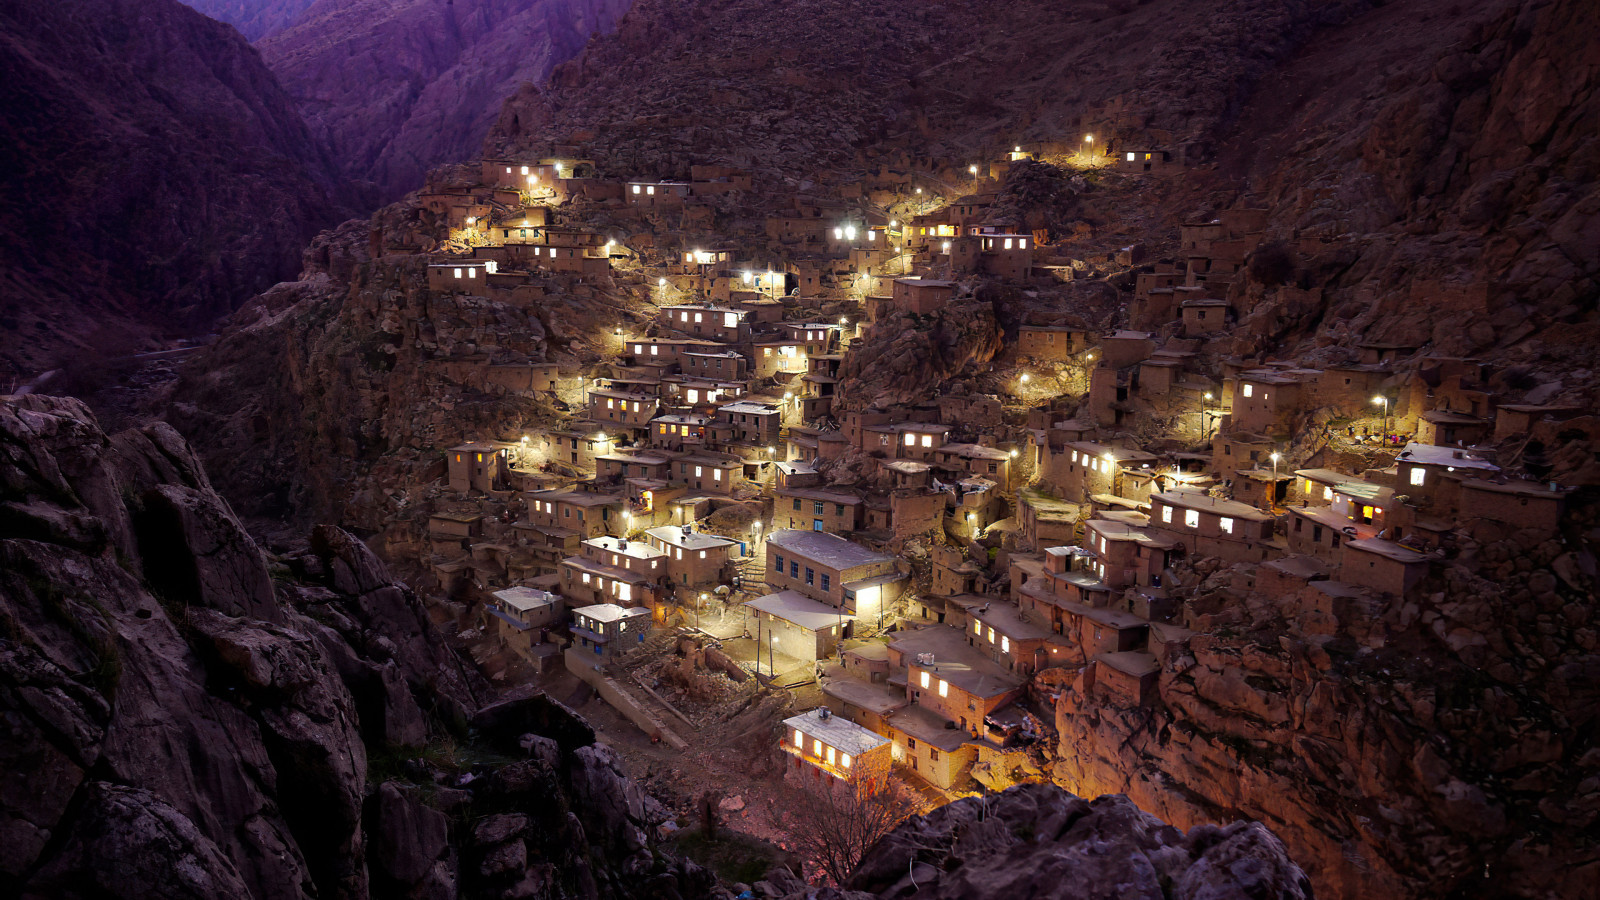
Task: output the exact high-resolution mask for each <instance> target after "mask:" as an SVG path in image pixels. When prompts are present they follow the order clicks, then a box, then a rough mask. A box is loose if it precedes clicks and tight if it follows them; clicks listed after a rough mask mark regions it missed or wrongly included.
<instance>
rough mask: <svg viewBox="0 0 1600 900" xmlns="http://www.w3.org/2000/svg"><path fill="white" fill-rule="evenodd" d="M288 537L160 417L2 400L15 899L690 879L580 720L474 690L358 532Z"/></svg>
mask: <svg viewBox="0 0 1600 900" xmlns="http://www.w3.org/2000/svg"><path fill="white" fill-rule="evenodd" d="M282 549H283V550H284V552H283V554H281V555H278V556H276V557H273V558H270V559H269V557H268V556H267V555H266V554H264V553H263V551H262V550H261V549H260V548H259V547H258V546H257V545H256V544H255V543H254V542H253V541H252V540H251V539H250V537H249V536H248V535H247V534H246V533H245V532H244V530H243V528H241V527H240V525H239V522H238V520H237V519H236V518H235V517H234V515H233V513H232V511H231V510H230V509H229V507H228V504H227V503H226V502H224V501H223V500H222V499H221V498H220V497H218V496H217V494H216V493H215V491H213V490H212V488H211V484H210V482H209V480H208V479H207V477H206V474H205V472H204V470H203V469H202V467H201V466H200V464H199V462H198V461H197V460H196V458H195V457H194V455H193V453H192V452H191V451H190V450H189V448H188V447H187V445H185V444H184V442H183V441H182V440H181V439H180V438H179V437H178V436H177V434H176V432H174V431H173V430H172V429H171V428H168V427H166V426H163V425H155V426H151V427H148V428H146V429H144V430H142V431H130V432H126V433H123V434H119V435H117V436H114V437H107V436H106V435H105V434H103V433H101V432H100V430H99V429H98V427H97V426H96V424H95V421H94V418H93V417H92V416H91V415H90V414H89V412H88V411H87V410H86V409H85V408H84V407H83V406H82V405H81V404H79V403H78V402H76V401H71V400H60V399H55V398H50V397H44V396H29V397H25V398H19V399H17V400H15V401H9V400H8V401H7V402H5V403H4V404H3V405H0V722H4V723H5V735H6V738H5V740H4V741H3V742H0V784H3V785H4V790H0V873H3V874H4V877H6V878H7V879H8V881H9V888H8V891H7V893H8V894H9V895H20V896H23V897H30V898H33V897H37V898H45V897H51V898H66V897H105V896H142V897H150V896H161V897H192V898H217V900H222V898H230V900H237V898H244V897H253V898H269V897H283V898H300V897H343V898H362V897H368V896H381V897H408V896H409V897H424V896H426V897H451V896H457V895H458V894H459V895H463V896H491V895H492V896H507V897H531V896H540V897H553V896H563V897H596V896H608V897H640V898H647V897H648V898H659V897H667V898H670V897H679V896H705V895H706V894H707V892H708V891H709V890H710V888H711V885H712V881H711V879H710V878H709V877H708V876H706V875H704V874H702V873H700V872H699V870H697V869H695V868H693V867H692V866H688V865H685V864H682V863H679V862H677V861H675V860H673V859H671V858H670V857H666V856H662V855H660V854H658V853H655V852H654V851H653V849H652V847H651V846H650V843H649V841H648V840H647V835H646V832H647V829H648V828H649V827H650V826H651V825H652V824H653V822H655V821H657V820H659V819H660V818H662V817H663V816H664V814H663V813H661V812H660V810H659V809H658V808H657V807H655V806H654V804H653V803H652V801H649V800H648V799H647V798H646V797H645V796H644V794H643V793H642V792H641V791H640V790H639V788H638V787H636V786H634V785H633V784H632V783H631V782H630V781H629V780H628V779H627V778H626V776H625V775H624V774H623V773H622V771H621V769H620V766H619V764H618V763H617V762H616V760H615V759H614V758H613V757H612V756H611V755H610V752H609V751H608V750H606V749H605V748H603V747H599V746H595V745H594V743H593V741H594V734H593V732H592V731H591V730H590V729H589V727H588V726H587V725H586V724H584V723H583V721H582V720H581V719H579V718H577V717H576V716H575V715H573V714H572V713H570V712H568V711H566V710H565V709H563V708H562V707H560V706H559V705H557V704H554V703H553V702H551V701H548V700H545V699H544V698H543V697H532V698H529V699H523V700H519V701H506V702H501V703H496V704H490V705H483V701H484V700H485V699H486V698H485V697H484V695H483V693H482V690H483V688H482V686H481V684H480V683H479V682H478V680H477V678H476V676H475V675H474V674H473V673H472V672H471V671H470V670H468V669H467V668H466V667H464V666H463V665H462V664H461V663H460V662H459V661H458V660H457V658H456V657H455V655H454V653H453V652H452V651H451V650H450V649H449V648H448V647H447V646H445V645H444V643H443V642H442V640H441V639H440V637H439V635H438V633H437V632H436V631H434V630H433V628H432V626H431V625H430V624H429V622H428V618H427V614H426V613H425V612H424V610H423V608H422V605H421V603H420V602H419V600H418V599H417V597H416V595H414V594H413V593H412V592H411V590H410V589H409V588H407V587H406V586H405V585H403V584H400V583H397V582H393V581H391V580H390V578H389V576H388V574H387V572H386V571H385V569H384V567H383V566H382V564H381V563H379V562H378V560H377V558H376V557H375V556H373V554H372V553H371V551H369V550H368V549H367V548H366V547H365V546H364V545H362V544H361V543H360V542H359V541H357V540H356V539H355V538H354V537H352V536H351V535H350V534H349V533H348V532H345V531H343V530H341V529H338V528H331V527H326V528H318V529H316V531H315V532H314V533H313V535H312V538H311V540H310V542H309V543H305V542H299V543H296V544H294V545H292V546H288V547H285V548H282Z"/></svg>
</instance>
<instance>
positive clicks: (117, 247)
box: [0, 0, 340, 381]
mask: <svg viewBox="0 0 1600 900" xmlns="http://www.w3.org/2000/svg"><path fill="white" fill-rule="evenodd" d="M0 80H3V81H4V82H5V85H6V95H7V96H6V102H5V103H3V104H0V130H3V131H4V132H5V134H6V138H5V140H4V141H3V142H0V190H4V192H5V196H6V200H7V202H6V203H5V204H4V205H3V206H0V245H3V249H0V297H3V299H0V379H3V380H5V381H10V380H11V379H12V378H13V377H14V376H23V380H27V378H30V377H32V376H33V375H36V374H38V373H39V372H41V371H44V370H47V369H52V368H56V367H59V366H76V365H80V364H82V363H83V361H84V360H86V359H92V358H94V357H96V356H99V355H102V354H104V355H116V354H118V353H126V352H129V351H131V350H135V349H139V348H141V346H142V341H143V340H144V339H146V338H148V337H149V336H150V335H152V334H156V333H159V332H161V331H163V330H169V329H170V330H182V329H194V328H203V327H206V326H208V325H209V324H210V323H211V322H212V321H213V320H214V319H215V318H216V317H217V316H218V315H220V314H223V313H226V312H228V311H230V310H232V309H233V308H234V307H236V306H237V305H238V304H239V303H241V302H242V301H243V300H245V299H246V298H248V297H250V296H251V295H253V294H255V293H258V292H260V291H262V290H264V289H265V288H267V287H268V286H270V285H272V284H273V283H275V282H277V281H279V280H281V279H283V278H285V277H288V276H291V275H293V274H294V272H295V271H296V268H297V263H298V260H299V254H300V250H301V249H302V248H303V247H304V246H305V243H306V241H307V240H308V239H309V238H310V237H311V236H312V235H314V234H315V233H316V232H317V230H318V229H320V228H323V227H326V226H327V225H329V224H330V223H332V222H333V221H336V220H337V218H338V217H339V215H340V211H339V208H338V205H337V203H336V202H335V200H336V199H337V197H336V196H335V195H334V194H333V193H332V192H331V188H330V185H332V184H333V183H334V182H335V181H336V179H337V176H336V174H335V173H334V171H333V169H332V167H331V166H330V165H329V164H328V163H327V161H326V159H325V158H324V157H323V155H322V154H321V153H320V152H319V151H318V150H317V149H316V144H315V143H314V141H313V140H312V138H311V136H310V134H309V132H308V131H307V130H306V128H305V125H304V123H303V122H302V121H301V119H300V117H299V115H298V114H297V113H296V111H295V108H294V105H293V103H292V102H290V100H289V98H288V97H287V96H286V95H285V94H284V92H283V90H282V89H281V88H280V87H279V86H278V84H277V82H276V81H275V80H274V78H273V76H272V74H271V73H270V72H269V71H268V70H267V68H266V67H265V66H264V65H263V64H262V63H261V60H260V57H259V56H258V55H257V54H256V53H255V52H254V51H253V50H251V48H250V46H249V45H248V44H246V43H245V41H244V40H243V39H242V38H241V37H240V36H239V35H238V34H237V33H236V32H234V31H233V29H231V28H229V27H228V26H226V25H223V24H220V23H218V22H215V21H212V20H211V19H208V18H206V17H205V16H202V15H200V14H199V13H197V12H195V11H193V10H191V9H189V8H188V7H185V6H183V5H181V4H179V3H177V2H176V0H137V2H135V0H84V2H81V3H70V4H61V3H5V4H0Z"/></svg>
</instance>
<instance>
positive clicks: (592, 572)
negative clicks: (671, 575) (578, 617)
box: [560, 537, 667, 607]
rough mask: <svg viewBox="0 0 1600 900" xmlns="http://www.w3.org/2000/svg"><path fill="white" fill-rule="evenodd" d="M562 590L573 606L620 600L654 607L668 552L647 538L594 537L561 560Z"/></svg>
mask: <svg viewBox="0 0 1600 900" xmlns="http://www.w3.org/2000/svg"><path fill="white" fill-rule="evenodd" d="M560 574H561V593H562V595H563V596H565V597H567V598H569V599H570V600H572V601H573V605H575V606H576V605H580V604H591V603H619V604H627V605H630V606H649V607H654V606H655V605H656V604H657V603H658V602H659V600H660V583H661V582H662V581H663V580H665V578H666V574H667V560H666V554H665V553H664V552H662V551H661V550H658V549H656V548H655V547H652V546H650V545H649V544H647V543H645V542H643V541H630V540H628V539H627V538H609V537H602V538H590V539H589V540H586V541H584V542H583V547H582V549H581V550H580V551H579V555H578V556H571V557H568V558H566V559H564V560H562V561H561V568H560Z"/></svg>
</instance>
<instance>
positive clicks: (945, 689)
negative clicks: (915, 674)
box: [939, 678, 950, 697]
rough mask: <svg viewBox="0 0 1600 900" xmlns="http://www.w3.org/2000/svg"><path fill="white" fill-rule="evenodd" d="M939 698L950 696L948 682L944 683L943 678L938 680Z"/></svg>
mask: <svg viewBox="0 0 1600 900" xmlns="http://www.w3.org/2000/svg"><path fill="white" fill-rule="evenodd" d="M939 696H941V697H948V696H950V682H948V681H945V680H944V679H943V678H941V679H939Z"/></svg>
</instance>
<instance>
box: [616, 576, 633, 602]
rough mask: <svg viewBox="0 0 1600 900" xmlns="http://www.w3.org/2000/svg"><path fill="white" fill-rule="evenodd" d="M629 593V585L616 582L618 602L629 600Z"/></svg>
mask: <svg viewBox="0 0 1600 900" xmlns="http://www.w3.org/2000/svg"><path fill="white" fill-rule="evenodd" d="M631 591H632V589H631V587H630V586H629V585H626V584H623V583H622V582H620V581H619V582H617V599H618V600H622V601H627V600H629V599H630V598H631Z"/></svg>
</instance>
